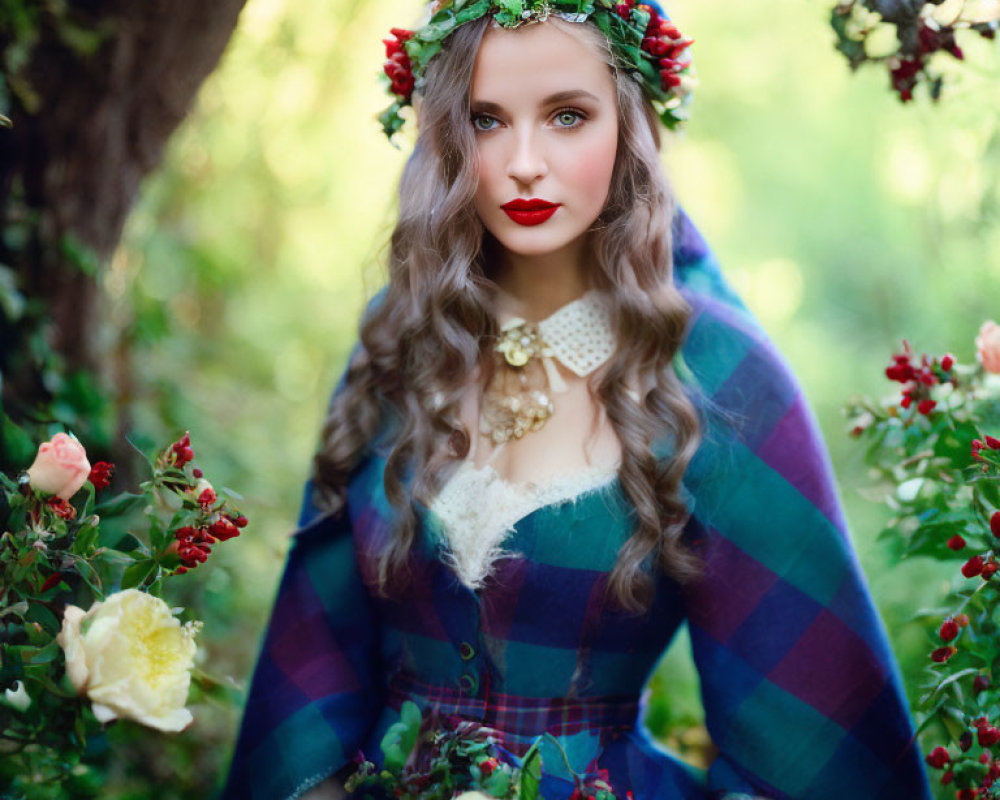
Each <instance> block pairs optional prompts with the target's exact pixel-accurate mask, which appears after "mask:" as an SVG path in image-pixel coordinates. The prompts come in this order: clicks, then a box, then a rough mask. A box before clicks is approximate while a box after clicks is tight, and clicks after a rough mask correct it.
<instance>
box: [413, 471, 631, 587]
mask: <svg viewBox="0 0 1000 800" xmlns="http://www.w3.org/2000/svg"><path fill="white" fill-rule="evenodd" d="M616 472H617V465H615V466H611V467H603V466H596V467H593V468H591V469H588V470H582V471H578V472H574V473H571V474H568V475H561V476H557V477H554V478H551V479H550V480H548V481H544V482H524V483H521V482H510V481H506V480H504V479H503V478H502V477H501V476H500V475H499V474H498V473H497V471H496V470H495V469H494V468H493V467H492V465H491V464H489V463H487V464H486V465H484V466H483V467H479V468H477V467H475V466H473V465H472V464H471V462H469V461H463V462H462V463H461V464H459V466H458V468H457V469H456V471H455V472H454V474H453V475H452V476H451V477H450V478H449V479H448V481H447V482H446V483H445V485H444V486H443V487H442V488H441V490H440V491H439V492H438V494H437V495H436V496H435V497H434V499H433V500H432V501H431V504H430V506H429V511H430V512H431V513H432V514H433V516H434V517H435V519H436V521H437V523H438V525H439V528H440V530H441V533H442V538H443V539H444V545H443V547H442V557H443V558H444V559H445V560H446V561H447V563H449V564H450V565H451V567H452V568H453V569H454V570H455V573H456V574H457V575H458V577H459V579H460V580H461V581H462V583H464V584H465V585H466V586H468V587H469V588H470V589H479V588H482V586H483V585H484V579H485V578H486V576H487V575H489V574H491V573H492V571H493V569H494V567H495V564H496V562H497V561H498V560H499V559H500V558H503V557H505V556H507V555H516V554H508V552H507V550H506V549H505V546H504V542H505V540H506V539H507V538H508V537H509V535H510V534H512V533H513V532H514V530H515V525H516V523H517V522H518V520H521V519H523V518H525V517H527V516H528V515H529V514H530V513H532V512H533V511H535V510H537V509H541V508H544V507H546V506H551V505H556V504H559V503H564V502H579V501H580V500H582V499H583V498H584V497H586V496H587V495H588V494H589V493H591V492H595V491H598V490H600V489H601V487H604V486H606V485H607V484H608V483H609V482H611V481H612V480H613V479H614V477H615V475H616Z"/></svg>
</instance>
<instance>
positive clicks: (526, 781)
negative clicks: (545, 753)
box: [520, 740, 542, 800]
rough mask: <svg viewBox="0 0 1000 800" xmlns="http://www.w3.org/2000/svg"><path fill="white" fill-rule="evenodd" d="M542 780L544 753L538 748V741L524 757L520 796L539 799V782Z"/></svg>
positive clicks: (530, 799)
mask: <svg viewBox="0 0 1000 800" xmlns="http://www.w3.org/2000/svg"><path fill="white" fill-rule="evenodd" d="M541 780H542V754H541V751H539V749H538V741H537V740H536V741H535V743H534V744H533V745H532V746H531V749H530V750H529V751H528V753H527V754H526V755H525V757H524V761H523V762H522V767H521V783H520V798H521V800H539V796H538V784H539V783H541Z"/></svg>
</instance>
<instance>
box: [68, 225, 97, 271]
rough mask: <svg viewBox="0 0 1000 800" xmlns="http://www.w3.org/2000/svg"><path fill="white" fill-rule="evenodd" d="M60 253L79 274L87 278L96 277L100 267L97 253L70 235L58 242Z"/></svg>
mask: <svg viewBox="0 0 1000 800" xmlns="http://www.w3.org/2000/svg"><path fill="white" fill-rule="evenodd" d="M59 250H60V252H61V253H62V254H63V255H64V256H66V259H67V260H68V261H69V263H70V264H72V265H73V266H75V267H76V268H77V269H78V270H80V272H82V273H83V274H84V275H87V276H89V277H91V278H92V277H94V276H95V275H97V270H98V268H99V266H100V259H99V258H98V257H97V252H96V251H95V250H94V249H93V248H91V247H88V246H87V245H86V244H84V243H83V241H82V240H81V239H80V238H79V237H77V236H76V235H74V234H72V233H67V234H66V235H65V236H63V237H62V239H61V241H60V242H59Z"/></svg>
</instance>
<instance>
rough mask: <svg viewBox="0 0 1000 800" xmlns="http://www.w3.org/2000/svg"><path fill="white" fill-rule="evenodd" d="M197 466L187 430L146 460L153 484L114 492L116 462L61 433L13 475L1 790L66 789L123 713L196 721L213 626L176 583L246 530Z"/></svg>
mask: <svg viewBox="0 0 1000 800" xmlns="http://www.w3.org/2000/svg"><path fill="white" fill-rule="evenodd" d="M144 457H145V454H144ZM193 461H194V451H193V449H192V448H191V439H190V436H189V434H187V433H185V434H184V435H183V436H182V437H181V438H180V439H178V440H177V441H176V442H173V443H172V444H170V445H168V446H167V447H165V448H163V450H162V451H160V452H159V453H158V454H156V456H155V457H154V458H152V459H148V458H147V463H148V465H149V468H150V473H151V476H150V478H149V480H147V481H145V482H143V483H142V484H141V485H140V489H141V491H140V492H138V493H132V492H128V491H124V492H120V493H118V494H112V493H111V492H110V491H109V489H110V488H111V484H112V479H113V476H114V465H112V464H110V463H107V462H99V463H97V464H95V465H93V466H91V464H90V463H89V461H88V459H87V454H86V451H85V449H84V447H83V445H82V444H80V442H79V441H78V440H77V439H76V438H75V437H74V436H72V435H71V434H67V433H58V434H56V435H55V436H53V437H52V439H51V440H50V441H48V442H44V443H43V444H41V445H40V446H39V448H38V453H37V455H36V457H35V460H34V463H33V464H32V465H31V467H29V468H28V469H27V470H26V471H25V472H23V473H21V474H20V475H18V476H16V477H12V476H8V475H5V474H3V473H0V575H2V576H3V580H2V581H0V786H2V788H3V790H4V791H5V792H6V791H8V790H10V791H12V792H13V794H12V795H11V796H16V797H19V798H25V799H26V800H49V798H58V797H63V796H65V795H64V794H62V793H61V792H62V788H61V787H62V785H63V782H64V781H66V780H68V779H70V777H71V776H72V775H74V774H75V775H79V774H80V772H81V770H84V771H85V770H86V769H87V765H86V763H85V762H84V754H85V753H86V750H87V741H88V739H89V738H91V737H93V736H94V735H95V734H96V733H98V732H100V731H101V729H102V727H103V726H104V725H106V724H108V723H111V722H114V721H115V720H118V719H130V720H132V721H134V722H137V723H139V724H142V725H144V726H146V727H150V728H155V729H158V730H161V731H167V732H177V731H181V730H184V729H185V728H186V727H188V726H189V725H190V724H191V723H192V722H193V717H192V715H191V713H190V711H188V710H187V709H186V708H185V705H186V702H187V694H188V687H189V684H190V681H191V679H192V670H193V669H194V663H193V658H194V654H195V649H196V646H195V644H194V636H195V634H196V633H197V632H198V630H199V629H200V628H201V622H199V621H197V620H190V621H188V622H185V623H183V624H182V623H181V622H180V621H179V620H178V619H177V618H176V616H175V610H174V609H171V607H170V606H169V605H167V603H165V602H164V600H163V599H162V596H163V591H164V585H165V582H166V581H167V580H168V579H170V578H172V577H174V576H177V575H183V574H184V573H185V572H188V571H189V570H190V569H193V568H194V567H196V566H198V565H199V564H202V563H204V562H205V561H206V560H207V558H208V556H209V555H210V554H211V552H212V547H213V546H215V545H216V544H217V543H219V542H224V541H226V540H228V539H232V538H234V537H236V536H238V535H239V534H240V532H241V530H242V528H244V527H245V526H246V524H247V520H246V517H244V516H243V515H242V514H241V513H240V512H239V510H238V509H237V508H236V507H235V505H234V504H233V502H232V500H231V499H229V498H228V497H226V498H220V497H219V494H218V493H217V492H216V490H215V488H214V487H213V486H212V485H211V484H210V483H209V482H208V481H207V480H206V479H205V476H204V474H203V473H202V471H201V469H199V468H198V467H196V466H195V465H194V464H193ZM195 677H196V679H197V680H198V681H199V682H200V683H201V684H202V685H203V686H209V687H210V686H211V685H212V684H213V683H216V684H218V683H219V682H218V681H214V679H212V678H211V677H209V676H207V675H204V674H203V673H200V671H199V673H198V674H197V675H196V676H195ZM11 776H13V777H11ZM8 778H10V780H12V781H13V783H10V782H9V781H8V780H7V779H8ZM4 796H7V795H6V794H5V795H4Z"/></svg>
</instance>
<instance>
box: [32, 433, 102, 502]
mask: <svg viewBox="0 0 1000 800" xmlns="http://www.w3.org/2000/svg"><path fill="white" fill-rule="evenodd" d="M89 475H90V462H89V461H87V451H86V450H84V449H83V445H82V444H80V442H79V441H77V439H76V437H75V436H70V435H69V434H66V433H57V434H56V435H55V436H53V437H52V438H51V439H50V440H49V441H47V442H45V443H44V444H41V445H39V447H38V454H37V455H36V456H35V461H34V463H33V464H32V465H31V466H30V467H29V468H28V479H29V481H30V482H31V488H33V489H35V490H37V491H39V492H46V493H47V494H54V495H56V496H57V497H61V498H62V499H63V500H69V499H70V498H71V497H72V496H73V495H75V494H76V493H77V492H78V491H79V490H80V487H81V486H83V484H84V483H86V482H87V478H88V476H89Z"/></svg>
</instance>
